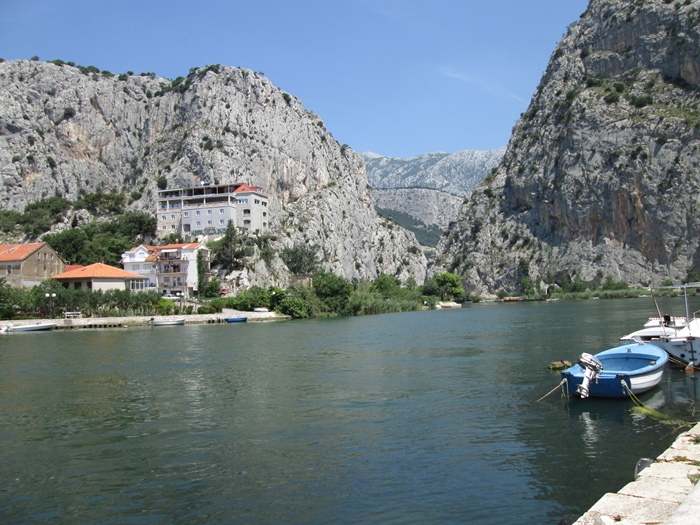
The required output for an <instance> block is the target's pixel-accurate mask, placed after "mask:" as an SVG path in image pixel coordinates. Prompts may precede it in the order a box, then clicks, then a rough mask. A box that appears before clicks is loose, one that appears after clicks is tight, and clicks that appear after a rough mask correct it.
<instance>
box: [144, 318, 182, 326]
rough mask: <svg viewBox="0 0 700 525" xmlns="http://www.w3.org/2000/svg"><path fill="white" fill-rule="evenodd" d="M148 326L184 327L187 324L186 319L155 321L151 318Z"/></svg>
mask: <svg viewBox="0 0 700 525" xmlns="http://www.w3.org/2000/svg"><path fill="white" fill-rule="evenodd" d="M148 324H149V325H151V326H182V325H183V324H185V320H184V319H155V318H153V317H152V318H151V320H150V321H148Z"/></svg>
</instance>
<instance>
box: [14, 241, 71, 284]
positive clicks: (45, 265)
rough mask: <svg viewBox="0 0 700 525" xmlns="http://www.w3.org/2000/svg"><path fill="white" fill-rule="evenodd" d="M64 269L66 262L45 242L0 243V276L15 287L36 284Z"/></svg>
mask: <svg viewBox="0 0 700 525" xmlns="http://www.w3.org/2000/svg"><path fill="white" fill-rule="evenodd" d="M65 269H66V262H65V261H64V260H63V259H62V258H61V256H60V255H59V254H58V253H57V252H56V251H55V250H54V249H53V248H51V246H49V245H48V244H46V243H45V242H31V243H25V244H2V245H0V277H3V278H5V282H6V283H7V284H9V285H10V286H13V287H15V288H20V287H31V286H36V285H37V284H39V283H40V282H41V281H44V280H46V279H48V278H50V277H53V276H54V275H56V274H59V273H61V272H63V271H65Z"/></svg>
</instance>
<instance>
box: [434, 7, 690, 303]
mask: <svg viewBox="0 0 700 525" xmlns="http://www.w3.org/2000/svg"><path fill="white" fill-rule="evenodd" d="M699 22H700V2H698V1H692V2H667V1H665V0H649V1H644V2H641V1H638V2H629V1H623V0H591V2H590V5H589V7H588V9H587V10H586V12H585V13H584V14H583V15H582V18H581V20H580V21H579V22H578V23H576V24H573V25H572V26H571V27H570V28H569V31H568V34H567V35H566V36H565V37H564V38H563V40H562V41H561V42H560V44H559V45H558V47H557V48H556V50H555V52H554V54H553V55H552V57H551V60H550V63H549V66H548V68H547V70H546V72H545V73H544V76H543V77H542V81H541V83H540V85H539V87H538V89H537V91H536V93H535V94H534V96H533V98H532V101H531V103H530V106H529V108H528V110H527V112H526V113H525V114H523V116H522V118H521V119H520V120H519V121H518V123H517V124H516V126H515V128H514V130H513V136H512V138H511V140H510V142H509V144H508V147H507V151H506V154H505V157H504V158H503V161H502V162H501V164H500V166H499V168H498V170H497V171H496V172H494V173H493V174H491V175H490V176H489V177H487V179H486V180H485V181H484V183H483V184H482V185H481V186H480V188H479V189H478V190H476V191H475V192H474V193H473V194H472V196H471V198H470V200H469V202H468V203H466V204H465V205H464V206H463V208H462V211H461V214H460V219H459V220H458V221H457V223H456V224H455V225H453V227H452V228H451V230H450V231H449V232H448V233H447V235H445V236H444V237H443V239H442V240H441V243H440V245H439V247H438V251H439V253H440V256H439V259H438V263H437V265H436V267H435V268H434V270H433V271H439V270H441V269H449V270H453V271H456V272H457V273H460V274H461V275H463V276H464V279H465V283H466V284H467V288H468V289H469V290H470V291H472V292H481V293H483V292H489V291H490V292H495V291H497V290H500V289H503V290H506V291H515V292H517V291H518V288H519V285H520V283H521V280H522V279H523V278H524V277H529V278H531V279H532V280H533V282H535V283H536V284H540V285H542V286H545V287H546V286H547V285H549V284H552V283H554V282H557V281H559V280H560V279H561V278H562V276H564V274H566V276H567V277H569V278H574V277H578V278H580V279H582V280H584V281H590V280H598V281H602V280H603V279H605V278H607V277H608V276H611V277H613V278H614V279H616V280H624V281H626V282H629V283H636V284H643V285H649V284H658V283H659V282H661V281H662V280H663V279H666V278H670V279H672V280H674V281H676V280H679V279H681V278H684V277H685V276H686V274H687V272H688V270H689V269H691V268H693V267H696V268H698V267H700V260H698V243H699V241H700V239H699V238H698V231H699V230H700V216H699V211H698V210H700V208H699V206H698V205H699V204H700V202H699V200H700V155H698V150H699V148H700V33H699V31H698V29H699V28H700V24H699Z"/></svg>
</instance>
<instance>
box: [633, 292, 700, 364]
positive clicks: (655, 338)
mask: <svg viewBox="0 0 700 525" xmlns="http://www.w3.org/2000/svg"><path fill="white" fill-rule="evenodd" d="M689 288H696V289H697V288H700V283H688V284H679V285H675V286H660V287H656V288H652V298H653V299H654V303H655V304H656V298H655V297H654V290H661V289H665V290H675V289H681V290H683V293H684V296H685V310H686V315H685V317H676V316H670V315H668V314H666V315H660V314H659V316H658V317H650V318H649V319H648V321H647V322H646V323H644V327H643V328H641V329H640V330H637V331H635V332H632V333H629V334H627V335H625V336H622V337H621V338H620V341H621V342H633V341H641V342H649V343H652V344H654V345H656V346H659V347H660V348H663V349H664V350H665V351H666V352H667V353H668V354H669V356H670V357H671V360H672V361H674V362H678V363H680V364H683V365H688V366H693V367H700V339H698V338H699V337H700V319H698V318H697V317H696V315H697V314H698V312H694V313H693V316H692V318H691V315H690V309H689V307H688V289H689ZM656 309H657V311H660V310H659V307H658V304H656Z"/></svg>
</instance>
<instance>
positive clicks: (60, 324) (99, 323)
mask: <svg viewBox="0 0 700 525" xmlns="http://www.w3.org/2000/svg"><path fill="white" fill-rule="evenodd" d="M242 317H245V318H246V321H248V322H259V321H281V320H285V319H289V317H286V316H282V315H278V314H276V313H274V312H241V311H238V310H224V311H223V312H221V313H218V314H192V315H155V316H144V317H79V318H77V317H76V318H70V319H43V320H42V322H45V323H56V328H57V329H58V330H62V329H81V328H85V329H90V328H128V327H130V326H146V325H148V322H149V321H150V320H151V319H155V320H158V321H166V320H174V319H185V324H217V323H226V322H227V321H226V319H227V318H242ZM36 322H37V320H36V319H22V320H16V321H15V320H13V321H0V327H4V326H6V325H7V324H8V323H11V324H12V325H13V326H22V325H27V324H34V323H36Z"/></svg>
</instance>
